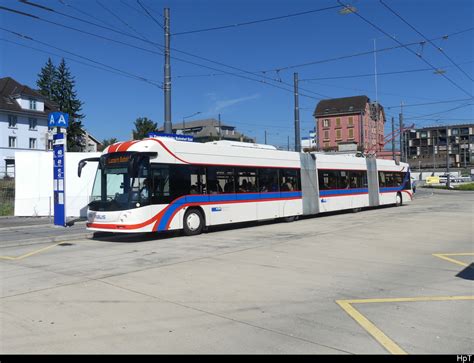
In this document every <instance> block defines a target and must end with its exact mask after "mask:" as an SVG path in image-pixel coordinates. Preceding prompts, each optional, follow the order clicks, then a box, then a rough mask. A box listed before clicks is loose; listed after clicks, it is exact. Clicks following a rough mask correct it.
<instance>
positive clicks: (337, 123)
mask: <svg viewBox="0 0 474 363" xmlns="http://www.w3.org/2000/svg"><path fill="white" fill-rule="evenodd" d="M336 127H341V118H340V117H337V118H336Z"/></svg>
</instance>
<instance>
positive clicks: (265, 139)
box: [265, 130, 267, 145]
mask: <svg viewBox="0 0 474 363" xmlns="http://www.w3.org/2000/svg"><path fill="white" fill-rule="evenodd" d="M266 144H267V130H265V145H266Z"/></svg>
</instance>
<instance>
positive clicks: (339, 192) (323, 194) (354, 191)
mask: <svg viewBox="0 0 474 363" xmlns="http://www.w3.org/2000/svg"><path fill="white" fill-rule="evenodd" d="M368 192H369V189H368V188H354V189H333V190H331V189H329V190H320V191H319V196H320V197H330V196H335V195H348V194H366V193H368Z"/></svg>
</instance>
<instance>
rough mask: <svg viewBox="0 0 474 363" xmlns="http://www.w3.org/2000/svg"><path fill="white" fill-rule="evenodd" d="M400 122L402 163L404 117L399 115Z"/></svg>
mask: <svg viewBox="0 0 474 363" xmlns="http://www.w3.org/2000/svg"><path fill="white" fill-rule="evenodd" d="M398 122H399V124H400V135H399V138H400V161H403V115H402V114H401V113H399V114H398Z"/></svg>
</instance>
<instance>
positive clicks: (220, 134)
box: [217, 114, 222, 140]
mask: <svg viewBox="0 0 474 363" xmlns="http://www.w3.org/2000/svg"><path fill="white" fill-rule="evenodd" d="M217 119H218V120H219V140H222V131H221V114H219V115H218V116H217Z"/></svg>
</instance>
